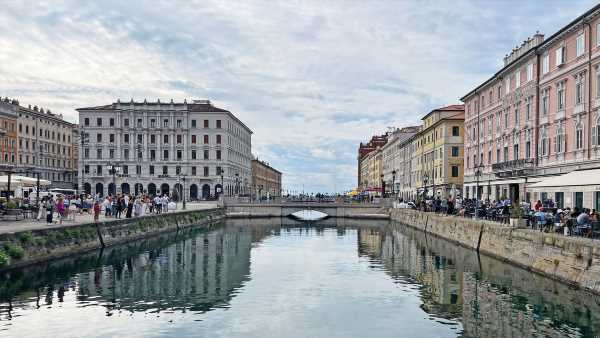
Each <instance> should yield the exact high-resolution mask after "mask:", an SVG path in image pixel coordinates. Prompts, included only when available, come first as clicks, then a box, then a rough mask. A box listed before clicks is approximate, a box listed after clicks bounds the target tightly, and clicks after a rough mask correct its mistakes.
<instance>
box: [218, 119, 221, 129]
mask: <svg viewBox="0 0 600 338" xmlns="http://www.w3.org/2000/svg"><path fill="white" fill-rule="evenodd" d="M217 128H221V120H217Z"/></svg>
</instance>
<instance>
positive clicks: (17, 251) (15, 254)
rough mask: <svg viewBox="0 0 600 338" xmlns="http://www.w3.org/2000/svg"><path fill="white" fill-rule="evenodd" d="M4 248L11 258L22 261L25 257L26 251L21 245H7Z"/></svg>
mask: <svg viewBox="0 0 600 338" xmlns="http://www.w3.org/2000/svg"><path fill="white" fill-rule="evenodd" d="M4 248H5V249H6V253H8V255H9V256H10V257H11V258H14V259H21V258H23V256H25V250H23V248H22V247H21V246H20V245H19V244H9V243H6V244H5V245H4Z"/></svg>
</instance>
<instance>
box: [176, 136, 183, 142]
mask: <svg viewBox="0 0 600 338" xmlns="http://www.w3.org/2000/svg"><path fill="white" fill-rule="evenodd" d="M181 142H182V137H181V135H177V144H181Z"/></svg>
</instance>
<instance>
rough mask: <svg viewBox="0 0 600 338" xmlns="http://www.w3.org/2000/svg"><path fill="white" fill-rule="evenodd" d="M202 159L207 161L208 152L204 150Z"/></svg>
mask: <svg viewBox="0 0 600 338" xmlns="http://www.w3.org/2000/svg"><path fill="white" fill-rule="evenodd" d="M204 159H205V160H208V150H204Z"/></svg>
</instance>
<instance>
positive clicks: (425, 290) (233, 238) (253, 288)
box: [0, 219, 600, 338]
mask: <svg viewBox="0 0 600 338" xmlns="http://www.w3.org/2000/svg"><path fill="white" fill-rule="evenodd" d="M278 222H280V220H279V219H277V220H261V221H260V222H258V221H253V223H252V224H251V223H248V221H228V222H227V223H226V224H223V225H216V226H214V227H213V228H212V229H210V230H198V229H195V230H187V231H186V232H183V233H175V234H168V235H163V236H160V237H155V238H152V239H149V240H145V241H139V242H134V243H130V244H127V245H124V246H119V247H114V248H109V249H106V250H104V251H103V252H90V253H88V254H85V255H80V256H77V257H75V258H69V259H63V260H58V261H54V262H51V263H47V264H40V265H35V266H31V267H28V268H26V269H22V270H18V271H11V272H10V273H8V274H5V275H3V276H2V278H3V279H2V280H1V281H0V336H2V337H28V338H30V337H115V336H120V337H188V336H190V337H191V336H193V337H278V338H279V337H311V338H312V337H597V336H599V335H600V305H599V304H600V299H599V298H598V297H596V296H594V295H590V294H587V293H584V292H582V291H578V290H573V289H571V288H569V287H567V286H566V285H563V284H561V283H558V282H554V281H551V280H548V279H546V278H542V277H540V276H537V275H533V274H531V273H529V272H526V271H524V270H521V269H519V268H516V267H514V266H511V265H508V264H505V263H502V262H499V261H497V260H494V259H491V258H487V257H483V256H482V257H478V256H477V254H475V253H474V252H473V251H470V250H466V249H464V248H460V247H457V246H455V245H453V244H451V243H448V242H446V241H443V240H441V239H438V238H435V237H431V236H426V235H425V234H424V233H422V232H418V231H416V230H412V229H410V228H407V227H405V226H403V225H399V224H388V223H387V222H374V223H370V222H355V223H350V224H338V226H337V227H330V226H327V223H324V224H323V225H322V226H319V223H317V225H316V226H315V225H313V226H305V225H303V224H301V223H295V224H286V225H282V224H281V223H278ZM328 222H332V221H331V220H329V221H328Z"/></svg>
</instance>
